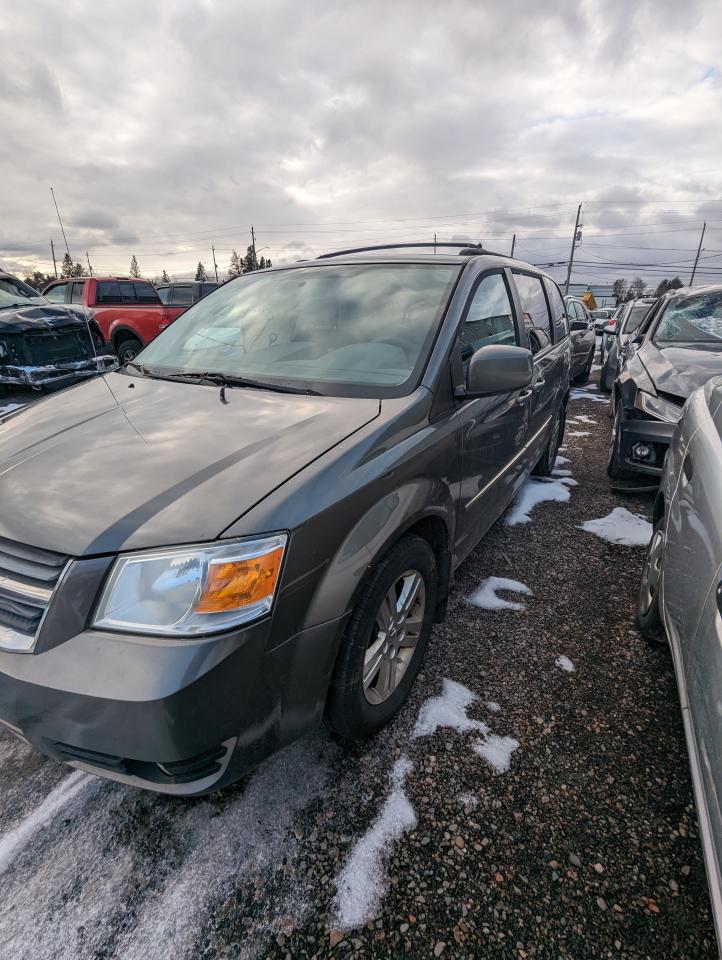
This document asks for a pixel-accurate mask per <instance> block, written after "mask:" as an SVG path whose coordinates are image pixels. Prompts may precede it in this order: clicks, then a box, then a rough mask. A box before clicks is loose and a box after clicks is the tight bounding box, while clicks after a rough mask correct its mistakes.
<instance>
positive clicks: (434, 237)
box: [434, 234, 436, 256]
mask: <svg viewBox="0 0 722 960" xmlns="http://www.w3.org/2000/svg"><path fill="white" fill-rule="evenodd" d="M434 256H436V234H434Z"/></svg>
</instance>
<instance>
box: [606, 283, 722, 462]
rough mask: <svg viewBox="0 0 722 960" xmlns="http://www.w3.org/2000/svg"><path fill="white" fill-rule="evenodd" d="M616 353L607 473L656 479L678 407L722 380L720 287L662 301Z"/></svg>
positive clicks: (679, 411)
mask: <svg viewBox="0 0 722 960" xmlns="http://www.w3.org/2000/svg"><path fill="white" fill-rule="evenodd" d="M622 349H623V350H625V351H627V355H626V359H625V360H624V365H623V366H622V368H621V371H620V373H619V375H618V376H617V379H616V381H615V383H614V387H613V394H612V399H613V409H614V426H613V428H612V437H611V440H610V444H609V460H608V463H607V472H608V474H609V476H610V477H612V478H613V479H623V478H627V477H633V476H635V475H638V474H642V475H647V476H653V477H660V476H661V475H662V467H663V464H664V457H665V454H666V452H667V448H668V447H669V442H670V440H671V438H672V434H673V433H674V428H675V425H676V423H677V422H678V420H679V418H680V417H681V416H682V407H683V405H684V402H685V400H686V399H687V397H689V395H690V394H691V393H692V391H693V390H696V389H697V387H700V386H702V385H703V384H704V383H706V382H707V380H709V379H710V377H713V376H715V375H716V374H720V373H722V285H711V286H707V287H697V288H695V289H685V288H684V287H683V288H682V289H680V290H675V291H673V292H671V293H667V294H665V295H664V296H663V297H661V298H660V299H659V301H658V302H657V305H656V306H655V307H653V308H652V310H650V311H649V312H648V313H647V315H646V316H645V317H644V319H643V321H642V325H641V327H640V328H639V329H638V330H637V331H635V333H634V334H633V335H632V338H631V339H630V340H629V341H628V342H627V344H626V345H625V346H624V347H623V348H622Z"/></svg>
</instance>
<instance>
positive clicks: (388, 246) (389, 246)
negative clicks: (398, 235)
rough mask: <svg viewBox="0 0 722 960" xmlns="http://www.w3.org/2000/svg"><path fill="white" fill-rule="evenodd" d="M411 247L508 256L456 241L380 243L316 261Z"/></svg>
mask: <svg viewBox="0 0 722 960" xmlns="http://www.w3.org/2000/svg"><path fill="white" fill-rule="evenodd" d="M409 247H411V248H414V247H433V248H434V249H436V248H437V247H454V248H455V249H456V248H457V247H458V248H459V254H460V255H461V256H465V255H466V256H468V257H474V256H481V255H482V254H485V255H488V256H491V257H505V256H506V254H505V253H497V252H496V250H487V249H486V247H483V246H482V245H481V244H480V243H458V242H454V241H452V242H450V243H444V242H442V241H438V242H437V243H433V242H431V241H426V240H424V241H422V242H420V243H379V244H377V245H376V246H373V247H352V248H350V249H348V250H334V251H333V252H332V253H321V254H319V256H318V257H316V259H317V260H325V259H326V258H327V257H343V256H345V255H346V254H347V253H369V252H370V251H372V250H401V249H408V248H409Z"/></svg>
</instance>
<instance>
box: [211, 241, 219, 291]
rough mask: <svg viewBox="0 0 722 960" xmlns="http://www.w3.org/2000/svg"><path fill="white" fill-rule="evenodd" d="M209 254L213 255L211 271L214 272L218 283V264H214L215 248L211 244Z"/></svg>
mask: <svg viewBox="0 0 722 960" xmlns="http://www.w3.org/2000/svg"><path fill="white" fill-rule="evenodd" d="M211 252H212V253H213V269H214V270H215V271H216V283H218V264H217V263H216V248H215V247H214V245H213V244H211Z"/></svg>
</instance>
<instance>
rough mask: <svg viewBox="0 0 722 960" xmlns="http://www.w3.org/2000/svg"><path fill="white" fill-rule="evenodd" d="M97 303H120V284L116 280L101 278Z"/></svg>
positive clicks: (96, 298)
mask: <svg viewBox="0 0 722 960" xmlns="http://www.w3.org/2000/svg"><path fill="white" fill-rule="evenodd" d="M95 302H96V303H120V284H119V283H118V282H117V281H116V280H101V281H100V282H99V283H98V287H97V290H96V294H95Z"/></svg>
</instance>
